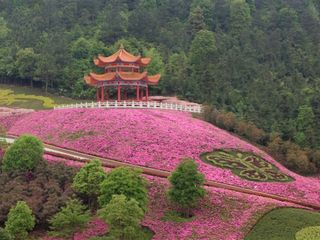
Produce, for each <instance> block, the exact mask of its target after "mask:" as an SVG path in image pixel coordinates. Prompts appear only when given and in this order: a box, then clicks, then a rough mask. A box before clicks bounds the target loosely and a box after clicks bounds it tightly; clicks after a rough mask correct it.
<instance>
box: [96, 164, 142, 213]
mask: <svg viewBox="0 0 320 240" xmlns="http://www.w3.org/2000/svg"><path fill="white" fill-rule="evenodd" d="M146 184H147V182H146V180H145V179H144V178H143V177H142V176H141V170H139V169H133V168H129V167H119V168H116V169H113V170H112V171H111V172H110V173H109V174H108V175H107V177H106V179H105V180H104V181H103V182H102V184H101V196H100V197H99V203H100V206H102V207H103V206H105V205H107V204H108V203H109V202H110V201H111V199H112V195H120V194H123V195H125V196H126V197H127V198H128V199H131V198H134V199H135V200H136V201H137V202H138V203H139V206H140V208H141V209H143V210H144V211H145V210H146V207H147V203H148V196H147V189H146Z"/></svg>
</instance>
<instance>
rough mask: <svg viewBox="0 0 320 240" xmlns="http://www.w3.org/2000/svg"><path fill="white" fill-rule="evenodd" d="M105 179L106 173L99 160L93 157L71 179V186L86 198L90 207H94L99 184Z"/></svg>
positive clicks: (98, 192)
mask: <svg viewBox="0 0 320 240" xmlns="http://www.w3.org/2000/svg"><path fill="white" fill-rule="evenodd" d="M105 179H106V173H105V172H104V170H103V168H102V165H101V162H100V161H99V160H98V159H95V160H92V161H90V162H89V163H87V164H86V165H85V166H84V167H82V168H81V169H80V171H79V172H78V173H77V175H76V176H75V177H74V179H73V184H72V188H73V189H74V190H75V191H76V192H77V193H80V194H81V195H84V196H85V197H86V198H87V200H88V202H89V207H90V209H95V208H96V207H97V199H98V196H99V195H100V184H101V183H102V182H103V181H104V180H105Z"/></svg>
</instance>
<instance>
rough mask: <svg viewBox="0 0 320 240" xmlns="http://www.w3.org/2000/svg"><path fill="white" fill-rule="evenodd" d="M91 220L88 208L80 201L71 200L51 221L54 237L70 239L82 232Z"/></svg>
mask: <svg viewBox="0 0 320 240" xmlns="http://www.w3.org/2000/svg"><path fill="white" fill-rule="evenodd" d="M89 219H90V214H89V212H88V211H86V207H85V206H84V205H82V204H81V203H80V202H79V201H78V200H70V201H68V202H67V203H66V206H65V207H62V209H61V211H60V212H58V213H57V214H56V215H54V216H53V218H52V219H50V221H49V222H50V226H51V227H50V228H51V230H52V232H51V233H52V235H54V236H58V237H69V236H72V239H74V234H75V233H76V232H77V231H79V230H82V229H83V228H84V227H85V226H86V224H87V223H88V221H89Z"/></svg>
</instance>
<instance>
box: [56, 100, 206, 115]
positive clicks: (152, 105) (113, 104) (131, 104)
mask: <svg viewBox="0 0 320 240" xmlns="http://www.w3.org/2000/svg"><path fill="white" fill-rule="evenodd" d="M67 108H133V109H139V108H140V109H142V108H147V109H165V110H176V111H184V112H192V113H201V111H202V108H201V106H200V105H187V104H186V105H183V104H176V103H162V102H149V101H148V102H144V101H140V102H138V101H121V102H118V101H106V102H85V103H75V104H68V105H58V106H55V107H54V109H67Z"/></svg>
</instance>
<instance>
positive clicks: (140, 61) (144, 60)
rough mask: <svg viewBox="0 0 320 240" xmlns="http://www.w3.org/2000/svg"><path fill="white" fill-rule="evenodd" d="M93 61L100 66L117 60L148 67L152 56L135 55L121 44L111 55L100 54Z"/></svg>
mask: <svg viewBox="0 0 320 240" xmlns="http://www.w3.org/2000/svg"><path fill="white" fill-rule="evenodd" d="M93 61H94V64H95V65H97V66H98V67H105V66H106V65H109V64H113V63H116V62H123V63H134V64H137V65H139V66H141V67H146V66H147V65H148V64H149V63H150V61H151V58H148V57H141V56H140V55H139V56H134V55H132V54H131V53H129V52H127V51H126V50H125V49H124V47H123V45H121V47H120V49H119V50H118V51H117V52H116V53H114V54H112V55H111V56H108V57H105V56H103V55H101V54H100V55H98V57H97V58H95V59H94V60H93Z"/></svg>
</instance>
